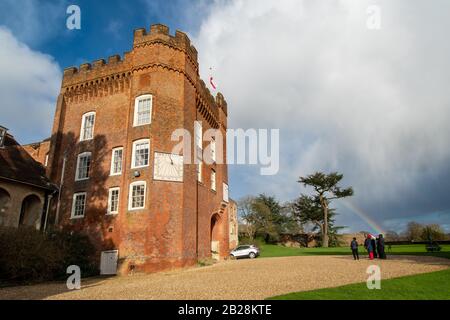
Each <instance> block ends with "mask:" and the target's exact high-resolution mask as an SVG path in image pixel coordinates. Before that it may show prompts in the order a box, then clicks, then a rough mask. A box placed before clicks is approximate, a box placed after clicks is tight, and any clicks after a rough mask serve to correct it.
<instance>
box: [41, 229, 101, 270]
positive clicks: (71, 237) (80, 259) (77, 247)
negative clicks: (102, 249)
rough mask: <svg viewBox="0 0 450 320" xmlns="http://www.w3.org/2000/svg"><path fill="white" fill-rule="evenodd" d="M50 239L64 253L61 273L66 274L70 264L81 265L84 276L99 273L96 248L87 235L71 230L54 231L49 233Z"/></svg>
mask: <svg viewBox="0 0 450 320" xmlns="http://www.w3.org/2000/svg"><path fill="white" fill-rule="evenodd" d="M48 239H49V241H51V242H52V243H53V244H55V245H56V246H57V247H58V248H59V250H60V252H61V254H62V259H61V262H60V266H61V269H60V270H59V274H62V275H64V276H65V274H66V269H67V267H68V266H70V265H77V266H79V267H80V269H81V274H82V275H83V276H92V275H96V274H98V268H97V265H96V263H95V260H96V249H95V247H94V245H93V244H92V242H91V241H90V239H89V237H88V236H87V235H84V234H82V233H78V232H73V231H70V230H62V231H52V232H50V233H49V234H48Z"/></svg>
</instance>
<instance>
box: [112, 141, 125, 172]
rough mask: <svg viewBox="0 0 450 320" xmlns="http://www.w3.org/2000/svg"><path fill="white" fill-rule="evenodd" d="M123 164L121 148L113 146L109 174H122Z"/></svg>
mask: <svg viewBox="0 0 450 320" xmlns="http://www.w3.org/2000/svg"><path fill="white" fill-rule="evenodd" d="M122 164H123V148H122V147H120V148H114V149H113V150H112V156H111V171H110V175H112V176H117V175H120V174H122Z"/></svg>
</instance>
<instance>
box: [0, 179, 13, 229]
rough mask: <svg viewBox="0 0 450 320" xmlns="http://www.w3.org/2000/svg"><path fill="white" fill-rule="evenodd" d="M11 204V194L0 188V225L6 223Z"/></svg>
mask: <svg viewBox="0 0 450 320" xmlns="http://www.w3.org/2000/svg"><path fill="white" fill-rule="evenodd" d="M10 206H11V196H10V195H9V193H8V191H6V190H5V189H2V188H0V226H2V225H4V224H5V221H6V217H7V215H8V211H9V208H10Z"/></svg>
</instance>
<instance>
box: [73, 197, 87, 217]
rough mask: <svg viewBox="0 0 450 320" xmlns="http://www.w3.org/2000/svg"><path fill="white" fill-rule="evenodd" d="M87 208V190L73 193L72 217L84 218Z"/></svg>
mask: <svg viewBox="0 0 450 320" xmlns="http://www.w3.org/2000/svg"><path fill="white" fill-rule="evenodd" d="M85 208H86V192H81V193H75V194H74V195H73V202H72V213H71V219H77V218H83V217H84V210H85Z"/></svg>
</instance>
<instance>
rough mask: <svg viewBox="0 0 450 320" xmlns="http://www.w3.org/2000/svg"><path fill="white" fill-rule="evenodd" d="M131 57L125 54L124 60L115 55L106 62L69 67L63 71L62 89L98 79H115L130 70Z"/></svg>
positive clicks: (102, 60)
mask: <svg viewBox="0 0 450 320" xmlns="http://www.w3.org/2000/svg"><path fill="white" fill-rule="evenodd" d="M131 65H132V57H131V52H126V53H125V55H124V59H121V57H120V55H118V54H116V55H113V56H110V57H109V58H108V60H107V61H106V60H105V59H99V60H95V61H94V62H92V63H83V64H82V65H80V66H79V67H78V68H76V67H69V68H66V69H65V70H64V76H63V82H62V86H63V87H70V86H73V85H80V84H81V83H86V82H90V81H96V80H100V79H106V78H107V77H109V78H111V77H112V78H115V77H116V76H121V75H125V74H126V73H127V72H128V71H129V70H130V68H131Z"/></svg>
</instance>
